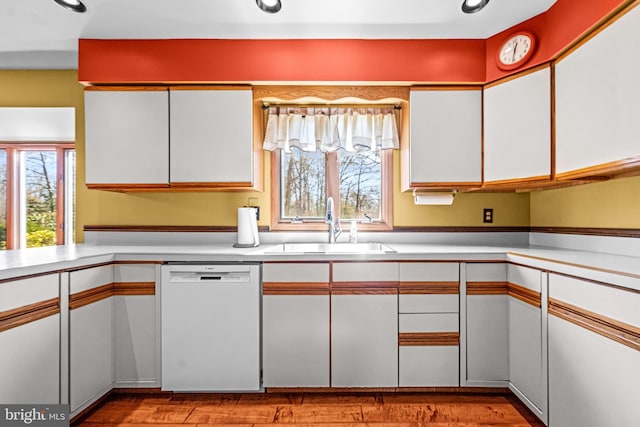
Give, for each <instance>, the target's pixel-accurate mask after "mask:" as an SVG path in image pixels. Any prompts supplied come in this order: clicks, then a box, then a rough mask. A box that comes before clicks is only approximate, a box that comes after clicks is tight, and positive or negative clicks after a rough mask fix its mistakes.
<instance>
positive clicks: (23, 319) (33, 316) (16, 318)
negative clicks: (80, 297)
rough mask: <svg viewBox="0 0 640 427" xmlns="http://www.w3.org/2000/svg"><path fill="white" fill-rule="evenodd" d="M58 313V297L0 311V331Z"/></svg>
mask: <svg viewBox="0 0 640 427" xmlns="http://www.w3.org/2000/svg"><path fill="white" fill-rule="evenodd" d="M58 313H60V299H59V298H51V299H48V300H44V301H40V302H36V303H34V304H29V305H25V306H23V307H18V308H14V309H11V310H7V311H2V312H0V332H4V331H6V330H9V329H12V328H16V327H18V326H22V325H25V324H27V323H31V322H35V321H36V320H40V319H44V318H45V317H49V316H53V315H54V314H58Z"/></svg>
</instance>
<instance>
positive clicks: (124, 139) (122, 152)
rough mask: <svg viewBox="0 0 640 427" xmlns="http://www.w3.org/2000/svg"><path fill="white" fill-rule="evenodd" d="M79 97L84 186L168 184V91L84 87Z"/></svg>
mask: <svg viewBox="0 0 640 427" xmlns="http://www.w3.org/2000/svg"><path fill="white" fill-rule="evenodd" d="M84 102H85V149H86V157H85V158H86V182H87V184H88V185H92V184H95V185H96V186H98V188H99V187H100V186H101V185H103V186H104V185H106V186H115V187H118V186H123V187H126V184H133V185H138V186H139V185H164V186H167V185H168V184H169V100H168V91H166V90H140V91H136V90H127V91H96V90H87V91H85V93H84Z"/></svg>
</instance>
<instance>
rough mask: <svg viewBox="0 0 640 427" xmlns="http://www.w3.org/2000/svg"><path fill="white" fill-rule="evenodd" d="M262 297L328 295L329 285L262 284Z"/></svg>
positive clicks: (324, 283) (315, 283)
mask: <svg viewBox="0 0 640 427" xmlns="http://www.w3.org/2000/svg"><path fill="white" fill-rule="evenodd" d="M262 295H329V283H328V282H264V283H263V284H262Z"/></svg>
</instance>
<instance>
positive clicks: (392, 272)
mask: <svg viewBox="0 0 640 427" xmlns="http://www.w3.org/2000/svg"><path fill="white" fill-rule="evenodd" d="M333 281H334V282H397V281H398V263H397V262H345V263H335V264H333Z"/></svg>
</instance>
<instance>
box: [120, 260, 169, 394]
mask: <svg viewBox="0 0 640 427" xmlns="http://www.w3.org/2000/svg"><path fill="white" fill-rule="evenodd" d="M113 269H114V271H113V273H114V283H115V287H116V295H115V296H114V297H113V312H114V319H113V320H114V323H113V324H114V342H113V346H114V348H113V349H114V380H115V382H114V386H115V387H158V386H159V385H160V382H159V364H158V359H159V352H158V349H157V347H158V346H159V343H158V333H159V325H158V324H157V322H156V295H155V294H156V292H155V288H156V286H155V285H156V284H155V282H156V279H155V277H156V266H155V265H154V264H139V265H136V264H121V265H115V266H113Z"/></svg>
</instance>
